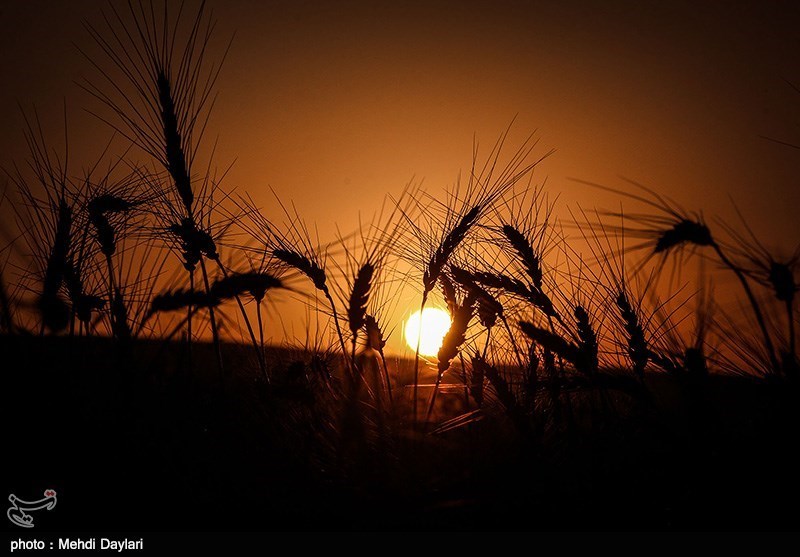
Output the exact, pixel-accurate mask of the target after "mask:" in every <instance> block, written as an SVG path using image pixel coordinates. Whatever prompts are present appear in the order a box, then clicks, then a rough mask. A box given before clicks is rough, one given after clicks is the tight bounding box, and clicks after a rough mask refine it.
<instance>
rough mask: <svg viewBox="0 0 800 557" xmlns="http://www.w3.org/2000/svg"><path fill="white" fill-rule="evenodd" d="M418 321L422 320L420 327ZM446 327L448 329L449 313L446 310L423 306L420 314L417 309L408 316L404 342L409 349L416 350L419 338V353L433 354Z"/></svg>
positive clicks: (445, 331) (424, 354)
mask: <svg viewBox="0 0 800 557" xmlns="http://www.w3.org/2000/svg"><path fill="white" fill-rule="evenodd" d="M420 322H422V328H421V329H420ZM448 329H450V315H449V314H448V313H447V312H446V311H444V310H442V309H439V308H425V309H424V310H422V313H421V314H420V312H418V311H417V312H415V313H413V314H412V315H411V317H409V318H408V322H407V323H406V328H405V331H404V332H405V337H406V343H407V344H408V346H409V348H411V350H416V349H417V339H418V338H419V353H420V355H421V356H435V355H436V354H437V353H438V352H439V347H440V346H441V345H442V340H443V339H444V335H446V334H447V331H448ZM420 331H421V334H420Z"/></svg>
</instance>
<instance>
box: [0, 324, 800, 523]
mask: <svg viewBox="0 0 800 557" xmlns="http://www.w3.org/2000/svg"><path fill="white" fill-rule="evenodd" d="M223 348H224V354H225V358H226V363H227V367H228V369H230V375H229V376H227V377H222V378H221V377H219V376H218V374H217V371H216V368H215V366H214V365H213V362H214V353H213V349H212V347H211V346H210V345H204V344H196V345H195V346H194V347H193V351H194V353H193V356H192V357H193V359H194V361H195V362H209V363H208V364H206V365H199V364H195V365H194V367H193V368H192V369H191V370H189V369H188V368H187V367H186V366H185V360H183V359H182V358H183V356H178V354H181V353H182V351H181V350H180V349H179V347H177V346H174V345H173V346H167V347H166V348H165V346H164V344H163V343H158V342H152V343H137V344H135V345H130V346H128V347H126V348H120V347H119V346H118V345H117V344H116V343H115V342H113V341H111V340H103V339H92V340H79V339H72V340H70V339H66V338H46V339H45V338H37V337H16V338H11V337H0V350H2V354H3V358H4V365H3V383H4V385H3V389H2V392H3V398H4V401H3V405H2V407H3V410H4V416H3V424H4V429H5V432H6V433H5V435H4V441H5V447H4V452H5V458H4V460H5V463H4V467H5V469H6V472H5V474H4V477H5V480H6V491H7V492H8V493H15V494H16V495H17V496H18V497H23V498H24V497H25V496H26V495H28V494H31V495H33V494H37V495H40V493H41V491H42V490H43V489H45V488H48V489H54V490H55V491H56V492H57V493H58V501H59V502H58V506H57V508H56V509H53V510H52V512H48V513H40V515H39V516H37V517H36V520H37V529H38V530H45V531H46V530H59V531H75V530H84V531H85V530H100V529H104V530H117V531H129V530H133V529H146V530H168V531H172V530H186V531H201V530H253V529H255V530H272V529H281V530H285V529H291V530H307V529H336V530H341V529H345V530H347V529H406V528H422V529H437V530H439V529H459V530H460V529H465V530H475V529H481V530H483V529H490V530H493V529H524V530H538V529H559V530H564V529H587V528H588V529H621V530H629V529H686V528H689V529H724V530H736V529H787V528H794V527H796V524H797V522H796V518H797V513H796V510H792V509H794V508H796V507H795V504H796V501H797V500H798V495H800V481H798V470H800V467H798V464H800V457H798V456H797V451H796V431H797V426H798V410H797V406H796V404H794V401H796V400H797V398H796V395H797V393H796V392H794V391H793V390H792V389H791V388H788V387H787V386H786V384H785V383H784V384H782V385H781V386H780V387H778V386H776V385H775V386H773V385H771V384H770V383H768V382H763V381H759V382H756V381H750V380H746V379H736V378H725V377H715V376H712V377H710V378H709V381H708V383H707V384H706V386H705V387H704V389H702V390H700V391H694V393H695V394H694V395H693V397H694V399H693V398H692V397H687V396H686V394H685V393H684V392H683V391H682V390H681V388H680V386H678V385H676V384H675V383H674V380H673V379H671V378H669V377H667V376H653V377H649V378H648V379H647V385H648V388H649V390H650V391H651V392H652V393H654V401H653V404H652V405H651V407H649V408H643V407H640V406H629V407H628V408H627V410H624V411H620V410H619V406H618V407H617V408H618V410H617V411H615V412H612V411H611V410H609V411H608V412H607V414H606V415H602V416H595V417H594V420H593V422H592V425H591V427H583V426H581V425H580V424H576V425H574V426H573V427H569V428H563V430H562V432H561V433H559V434H558V435H551V436H544V437H543V440H542V441H541V442H539V443H530V442H528V441H526V440H525V438H524V437H523V436H521V435H519V434H518V433H517V432H516V430H515V429H514V427H513V425H511V424H509V423H508V422H507V421H506V420H505V419H503V417H502V416H495V415H492V414H491V413H489V412H487V413H486V416H485V417H484V419H481V420H479V421H475V422H474V423H471V424H470V425H468V426H466V427H462V428H458V429H455V430H453V431H451V432H449V433H441V434H432V433H430V432H428V434H412V429H411V428H410V427H408V426H406V427H405V428H402V427H400V426H396V427H395V430H394V433H393V434H392V435H391V436H388V435H387V436H386V438H385V439H384V441H381V439H380V438H379V439H378V441H377V442H376V441H374V440H373V441H371V442H370V445H369V446H367V444H362V443H360V442H359V441H358V440H357V439H356V437H357V431H356V430H355V429H354V430H353V431H354V433H352V437H353V438H352V439H350V438H349V437H348V435H350V434H348V433H345V432H346V431H349V430H347V426H346V424H345V425H342V423H335V419H333V418H331V416H330V415H329V414H327V413H325V412H324V403H323V402H321V401H320V400H318V399H316V398H315V396H316V395H315V394H314V392H313V390H312V389H311V388H310V387H309V385H308V384H307V381H306V380H305V379H303V378H302V377H299V376H297V377H294V378H293V377H292V373H293V372H292V371H291V370H292V366H291V365H289V366H288V368H289V371H287V372H286V374H284V376H285V377H284V379H283V380H281V381H280V382H277V381H276V382H274V383H273V385H271V386H269V387H267V386H266V385H264V384H263V383H261V382H260V381H259V380H258V379H257V377H258V370H257V368H256V370H255V371H251V369H252V362H250V361H249V352H248V351H247V349H246V347H244V348H243V347H240V346H236V345H225V346H224V347H223ZM299 355H300V353H294V354H293V353H291V352H289V351H280V350H274V351H273V352H271V359H272V360H274V361H276V362H277V361H281V362H290V361H291V360H292V358H294V357H298V356H299ZM698 393H699V394H698ZM453 396H455V395H453ZM441 397H442V399H443V400H444V403H446V402H447V397H448V395H447V394H446V393H445V392H443V393H442V395H441ZM698 397H700V398H698ZM326 428H327V429H326ZM325 431H328V432H333V433H329V434H326V433H325ZM382 443H383V446H381V444H382Z"/></svg>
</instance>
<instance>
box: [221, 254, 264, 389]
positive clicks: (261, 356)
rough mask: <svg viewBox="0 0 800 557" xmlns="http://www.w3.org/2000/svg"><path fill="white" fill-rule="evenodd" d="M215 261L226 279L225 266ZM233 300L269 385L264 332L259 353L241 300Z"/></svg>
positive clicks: (226, 271)
mask: <svg viewBox="0 0 800 557" xmlns="http://www.w3.org/2000/svg"><path fill="white" fill-rule="evenodd" d="M215 261H216V262H217V267H219V270H220V271H222V276H223V277H226V278H227V276H228V270H227V269H226V268H225V266H224V265H223V264H222V262H221V261H220V260H219V259H216V260H215ZM234 299H235V300H236V304H237V305H238V306H239V311H240V312H241V313H242V318H243V319H244V325H245V327H246V328H247V333H248V335H250V342H251V343H252V344H253V349H254V350H255V351H256V356H257V358H256V359H257V361H258V365H259V367H260V368H261V373H263V374H264V378H265V380H266V381H267V383H269V373H268V372H267V363H266V361H265V359H264V357H263V351H264V331H263V330H262V331H261V351H259V349H258V346H259V344H258V341H257V340H256V334H255V332H254V331H253V325H252V323H250V318H249V317H248V316H247V311H246V310H245V308H244V303H243V302H242V298H241V296H239V294H236V295H234ZM258 311H259V312H260V311H261V303H260V302H259V304H258ZM259 319H260V316H259ZM259 328H261V323H260V321H259Z"/></svg>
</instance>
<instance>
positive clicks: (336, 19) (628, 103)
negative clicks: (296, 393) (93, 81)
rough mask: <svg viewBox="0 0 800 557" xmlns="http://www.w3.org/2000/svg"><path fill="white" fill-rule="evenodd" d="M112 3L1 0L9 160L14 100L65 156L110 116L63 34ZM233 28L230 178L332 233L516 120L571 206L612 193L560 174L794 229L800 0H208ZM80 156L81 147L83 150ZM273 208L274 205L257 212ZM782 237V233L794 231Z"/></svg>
mask: <svg viewBox="0 0 800 557" xmlns="http://www.w3.org/2000/svg"><path fill="white" fill-rule="evenodd" d="M102 5H103V2H94V1H87V0H74V1H71V2H60V1H44V0H26V1H22V0H19V1H9V0H2V2H0V76H2V81H0V83H2V86H1V87H0V117H1V118H2V122H3V126H2V132H0V163H2V164H4V165H7V164H9V162H10V161H11V160H13V159H15V158H20V157H22V156H24V154H25V151H24V146H23V144H22V142H21V141H20V139H21V119H20V116H19V109H18V106H17V103H18V102H21V103H22V104H23V105H25V106H31V105H33V104H35V105H36V106H37V107H38V109H39V111H40V113H41V115H42V117H43V120H44V121H45V123H46V124H47V125H48V128H49V129H52V130H54V131H56V132H57V131H58V126H59V120H58V119H59V113H60V110H61V103H62V99H66V100H67V103H68V106H69V109H70V114H71V128H72V132H71V134H72V137H71V140H72V142H73V146H72V148H73V151H74V152H75V153H80V152H81V150H82V149H83V150H84V151H85V150H87V149H88V150H89V152H93V151H91V149H90V148H92V149H95V151H96V148H97V147H98V146H99V145H100V144H101V143H102V141H103V139H104V138H105V137H107V132H106V130H105V129H104V128H103V127H102V126H99V125H97V123H96V122H93V121H92V120H91V118H90V117H88V116H87V115H86V114H84V113H83V112H81V107H83V106H87V105H91V102H90V100H89V99H88V98H87V96H86V94H85V93H82V92H81V91H80V90H79V89H78V88H77V87H75V86H74V85H73V84H72V81H73V80H75V79H77V78H78V77H79V76H80V75H81V74H86V73H90V72H88V67H87V64H86V62H85V61H84V60H83V59H82V58H81V56H80V55H79V54H78V53H77V50H76V48H75V47H74V46H73V43H78V44H81V45H87V44H90V41H89V39H88V37H87V35H86V33H85V32H84V31H83V29H82V26H81V21H82V20H85V19H86V20H90V21H94V22H97V21H98V17H99V13H98V12H99V8H100V7H101V6H102ZM211 5H212V7H213V8H214V10H215V15H216V17H217V19H218V20H219V36H220V37H221V38H224V37H227V36H230V35H231V34H232V33H233V32H234V31H235V32H236V38H235V40H234V44H233V48H232V50H231V52H230V55H229V58H228V61H227V62H226V66H225V68H224V70H223V74H222V79H221V81H220V87H219V90H220V97H219V101H218V104H217V107H216V111H215V114H214V118H213V120H212V126H211V128H212V132H213V133H214V134H215V135H218V136H219V141H220V143H219V148H218V152H217V155H218V157H217V161H218V162H219V164H220V166H225V165H226V164H227V163H229V162H231V161H233V160H234V159H236V161H237V162H236V164H235V166H234V169H233V171H232V172H231V174H230V175H229V178H228V185H229V186H235V187H237V188H240V189H243V190H247V191H248V192H250V193H252V194H253V195H254V196H255V197H256V198H257V199H259V200H262V201H264V203H266V202H267V201H268V200H269V197H268V196H267V195H266V186H267V185H272V186H273V187H274V188H275V189H276V191H277V192H279V193H280V194H281V195H282V196H285V197H287V198H292V199H294V200H295V201H296V202H297V204H298V206H299V207H301V208H302V211H303V213H304V216H306V217H307V218H308V219H309V220H311V221H316V222H317V223H318V225H319V227H320V230H321V232H322V233H323V235H324V234H325V233H326V232H329V231H332V230H333V222H334V221H337V222H339V224H340V225H341V226H342V228H345V229H347V228H349V227H351V226H353V225H354V224H355V222H356V216H357V214H358V213H359V211H360V212H361V213H363V214H369V213H371V212H372V211H374V210H375V209H376V208H377V207H378V205H379V204H380V202H381V200H382V198H383V196H384V194H385V193H386V192H389V191H392V192H397V191H398V190H399V189H400V188H401V187H402V186H403V185H404V184H405V183H406V182H407V181H408V180H409V179H410V178H411V177H412V176H416V177H417V178H424V179H425V183H426V184H427V185H428V187H429V188H431V189H435V188H440V187H445V186H447V185H449V184H451V183H452V182H453V181H454V180H455V178H456V176H457V173H458V171H459V170H461V169H466V168H468V166H469V163H470V158H471V146H472V138H473V134H477V137H478V138H479V140H480V141H481V142H482V143H483V144H485V145H486V146H487V148H488V146H489V145H490V144H491V143H492V142H493V141H494V140H495V139H496V138H497V136H498V135H499V134H500V133H501V132H502V130H503V129H504V128H505V127H506V126H507V125H508V124H509V122H510V121H511V120H512V118H514V117H515V116H516V121H515V124H514V128H513V132H512V145H513V143H514V142H515V141H520V140H522V139H523V138H524V137H525V136H527V135H528V134H529V133H530V132H532V131H534V130H538V132H537V135H538V137H540V138H541V146H542V148H541V152H544V151H545V150H547V149H549V148H555V149H556V150H557V153H556V154H555V155H554V156H553V157H552V158H550V159H549V160H548V161H547V162H546V163H545V164H544V165H543V166H542V167H541V170H540V171H539V176H540V177H542V178H544V177H545V176H547V178H548V184H549V185H550V189H551V191H552V192H553V193H558V194H560V195H561V204H562V206H567V205H570V204H573V203H575V202H577V201H580V202H581V203H582V204H584V205H588V206H591V205H593V204H595V203H601V204H603V203H605V204H606V205H608V204H610V205H612V206H613V205H614V204H615V201H613V200H611V198H610V197H608V196H605V195H600V194H599V193H598V192H597V191H593V190H591V189H587V188H586V187H583V186H578V185H576V184H575V183H572V182H570V181H569V180H567V178H568V177H577V178H582V179H586V180H591V181H596V182H602V183H604V184H608V185H611V186H620V185H621V184H622V182H621V181H620V180H619V178H618V177H619V176H626V177H630V178H633V179H636V180H638V181H640V182H643V183H646V184H648V185H651V186H653V187H655V188H657V189H659V190H660V191H663V192H665V193H667V194H669V195H671V196H673V197H675V198H676V199H678V200H679V201H681V202H682V203H683V204H684V205H685V206H686V207H687V208H697V209H703V210H704V212H705V215H706V217H709V218H710V217H711V216H713V215H715V214H721V215H724V216H726V217H729V216H730V215H731V210H730V204H729V201H728V196H729V195H730V196H733V198H734V199H735V200H736V201H737V202H738V203H739V204H740V206H741V207H742V208H743V210H744V212H745V213H746V214H747V215H748V217H749V218H750V220H751V223H752V224H753V225H754V226H755V228H756V230H758V231H759V232H760V233H761V234H762V235H763V237H764V239H765V240H766V242H767V243H768V244H773V245H776V246H779V245H781V246H783V247H784V249H786V250H788V249H789V248H792V247H793V245H794V242H796V241H797V239H798V238H799V237H800V234H798V232H800V224H798V219H797V208H798V207H800V193H799V192H800V190H799V189H798V188H797V171H798V170H799V169H800V151H797V150H795V149H791V148H787V147H782V146H779V145H777V144H775V143H771V142H768V141H766V140H764V139H762V138H760V137H759V136H762V135H764V136H771V137H776V138H779V139H785V140H788V141H795V142H797V143H800V126H798V124H800V94H798V93H796V92H795V91H793V90H792V88H791V87H790V86H789V85H787V83H786V82H785V81H784V80H790V81H794V82H796V83H800V5H798V4H797V3H796V2H676V1H673V2H660V3H657V2H633V1H631V2H577V1H558V2H508V1H493V2H489V1H486V2H302V1H296V2H262V1H256V0H228V1H225V2H216V3H215V2H212V3H211ZM78 157H79V155H78V154H76V155H75V159H76V160H77V159H78ZM268 211H269V209H268ZM787 239H788V240H787Z"/></svg>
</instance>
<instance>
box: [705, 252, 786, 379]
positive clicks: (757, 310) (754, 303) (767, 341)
mask: <svg viewBox="0 0 800 557" xmlns="http://www.w3.org/2000/svg"><path fill="white" fill-rule="evenodd" d="M712 245H713V246H714V251H716V252H717V255H718V256H719V258H720V260H721V261H722V263H723V264H725V266H727V267H728V268H729V269H730V270H731V271H733V272H734V274H736V278H738V279H739V282H740V283H741V285H742V288H743V289H744V292H745V294H746V295H747V299H748V300H749V301H750V306H751V307H752V308H753V313H754V314H755V316H756V321H757V322H758V327H759V328H760V329H761V334H762V335H763V336H764V346H765V347H766V349H767V352H768V355H769V360H770V364H772V370H773V372H775V373H779V372H780V364H779V363H778V359H777V358H776V356H775V348H774V346H773V344H772V338H771V337H770V334H769V331H768V330H767V324H766V322H765V321H764V315H763V314H762V313H761V306H759V304H758V300H756V297H755V295H754V294H753V291H752V289H751V288H750V283H748V282H747V278H746V277H745V276H744V273H743V272H742V270H741V269H740V268H739V267H738V266H736V265H734V264H733V262H732V261H731V260H730V259H728V257H727V256H726V255H725V253H724V252H723V251H722V249H721V248H720V247H719V244H717V243H716V242H714V243H713V244H712Z"/></svg>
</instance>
